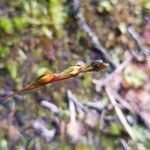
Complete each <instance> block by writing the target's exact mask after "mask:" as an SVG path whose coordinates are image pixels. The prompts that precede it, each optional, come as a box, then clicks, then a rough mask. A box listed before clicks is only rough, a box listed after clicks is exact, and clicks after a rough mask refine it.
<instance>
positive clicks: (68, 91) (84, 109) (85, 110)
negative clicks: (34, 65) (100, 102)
mask: <svg viewBox="0 0 150 150" xmlns="http://www.w3.org/2000/svg"><path fill="white" fill-rule="evenodd" d="M67 96H68V99H69V101H72V102H73V103H74V104H75V105H76V107H77V108H80V109H81V110H82V111H84V112H87V109H86V108H85V107H84V106H83V105H82V104H81V103H80V102H79V101H78V99H77V98H76V96H75V95H73V94H72V92H71V90H67Z"/></svg>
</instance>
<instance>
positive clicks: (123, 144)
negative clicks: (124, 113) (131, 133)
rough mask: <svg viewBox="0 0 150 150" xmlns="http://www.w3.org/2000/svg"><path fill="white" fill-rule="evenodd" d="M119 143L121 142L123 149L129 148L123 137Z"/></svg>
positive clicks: (128, 149) (127, 149)
mask: <svg viewBox="0 0 150 150" xmlns="http://www.w3.org/2000/svg"><path fill="white" fill-rule="evenodd" d="M120 143H121V144H122V146H123V148H124V150H131V149H130V147H129V145H128V143H127V142H126V141H125V140H124V139H120Z"/></svg>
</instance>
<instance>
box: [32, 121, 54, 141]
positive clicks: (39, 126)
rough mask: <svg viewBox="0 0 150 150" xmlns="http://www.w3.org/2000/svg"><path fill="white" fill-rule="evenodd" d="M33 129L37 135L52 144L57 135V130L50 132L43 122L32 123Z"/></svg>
mask: <svg viewBox="0 0 150 150" xmlns="http://www.w3.org/2000/svg"><path fill="white" fill-rule="evenodd" d="M32 128H33V129H34V131H35V132H36V133H38V134H39V135H40V136H42V137H43V138H44V139H45V140H46V142H50V141H51V140H52V139H53V138H54V136H55V134H56V129H55V128H53V129H51V130H48V129H47V128H46V127H45V123H44V122H43V121H42V120H35V121H34V122H33V123H32Z"/></svg>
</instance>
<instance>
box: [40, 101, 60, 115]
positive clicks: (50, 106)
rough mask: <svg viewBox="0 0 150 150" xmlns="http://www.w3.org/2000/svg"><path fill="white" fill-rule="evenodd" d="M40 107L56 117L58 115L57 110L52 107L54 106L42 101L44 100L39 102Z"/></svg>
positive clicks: (55, 107) (54, 106)
mask: <svg viewBox="0 0 150 150" xmlns="http://www.w3.org/2000/svg"><path fill="white" fill-rule="evenodd" d="M41 105H42V106H43V107H44V108H46V109H48V110H49V111H51V112H53V113H54V114H56V115H58V114H59V109H58V107H57V106H56V105H54V104H52V103H50V102H48V101H44V100H43V101H41Z"/></svg>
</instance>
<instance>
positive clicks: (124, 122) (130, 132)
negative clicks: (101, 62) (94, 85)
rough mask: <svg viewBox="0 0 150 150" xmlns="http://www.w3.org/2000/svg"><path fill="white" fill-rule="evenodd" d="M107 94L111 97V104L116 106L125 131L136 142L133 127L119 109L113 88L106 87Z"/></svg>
mask: <svg viewBox="0 0 150 150" xmlns="http://www.w3.org/2000/svg"><path fill="white" fill-rule="evenodd" d="M105 90H106V93H107V95H108V97H109V100H110V102H111V103H112V105H113V106H114V109H115V111H116V113H117V115H118V118H119V119H120V122H121V123H122V125H123V127H124V128H125V130H126V131H127V133H128V134H129V136H130V137H131V138H132V140H136V136H135V133H134V131H133V130H132V128H131V126H130V125H129V124H128V122H127V120H126V118H125V116H124V114H123V112H122V111H121V109H120V108H119V106H118V104H117V102H116V100H115V97H114V95H113V93H112V90H111V88H109V87H108V86H106V87H105Z"/></svg>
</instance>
